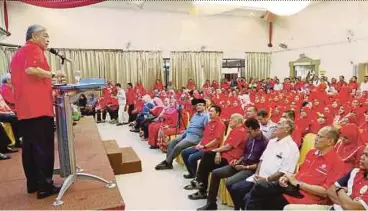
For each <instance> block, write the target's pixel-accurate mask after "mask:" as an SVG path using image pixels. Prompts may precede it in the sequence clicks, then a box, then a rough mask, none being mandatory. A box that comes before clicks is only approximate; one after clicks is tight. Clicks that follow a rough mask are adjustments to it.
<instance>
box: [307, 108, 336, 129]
mask: <svg viewBox="0 0 368 211" xmlns="http://www.w3.org/2000/svg"><path fill="white" fill-rule="evenodd" d="M316 115H317V119H316V120H314V121H313V120H312V124H311V127H310V130H309V132H310V133H314V134H317V133H318V131H319V130H320V129H321V128H323V127H325V126H328V125H331V124H332V116H331V115H328V114H325V113H319V114H316Z"/></svg>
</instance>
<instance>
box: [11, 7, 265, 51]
mask: <svg viewBox="0 0 368 211" xmlns="http://www.w3.org/2000/svg"><path fill="white" fill-rule="evenodd" d="M8 8H9V14H10V16H9V25H10V29H9V30H10V31H11V33H12V36H11V37H9V38H8V39H7V40H4V42H7V43H13V44H22V43H24V39H25V30H26V28H27V27H28V26H29V25H31V24H41V25H44V26H45V27H47V28H48V31H49V34H50V36H51V45H52V46H53V47H59V48H124V46H125V45H126V43H128V42H131V49H132V50H134V49H137V50H161V51H163V53H164V57H168V56H169V52H170V51H171V50H177V51H179V50H190V51H191V50H200V48H201V46H207V48H206V50H216V51H224V57H236V58H238V57H239V58H244V52H245V51H266V50H268V48H267V47H266V45H267V39H268V38H267V37H268V35H267V34H268V29H267V25H266V23H265V22H263V21H262V20H261V19H260V18H256V17H254V18H246V17H230V16H211V17H196V16H189V15H186V14H180V13H159V12H148V11H144V12H142V11H133V10H121V9H109V8H95V7H83V8H76V9H67V10H53V9H45V8H38V7H34V6H29V5H26V4H22V3H18V2H9V3H8Z"/></svg>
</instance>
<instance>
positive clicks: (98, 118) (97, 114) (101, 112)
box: [96, 109, 107, 122]
mask: <svg viewBox="0 0 368 211" xmlns="http://www.w3.org/2000/svg"><path fill="white" fill-rule="evenodd" d="M101 114H102V120H103V121H105V120H106V114H107V111H106V110H105V109H104V110H103V111H101V110H97V111H96V116H97V122H101Z"/></svg>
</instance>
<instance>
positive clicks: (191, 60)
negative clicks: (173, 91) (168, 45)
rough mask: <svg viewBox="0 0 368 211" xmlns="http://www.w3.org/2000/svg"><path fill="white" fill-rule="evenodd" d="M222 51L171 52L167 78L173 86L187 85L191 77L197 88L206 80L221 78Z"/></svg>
mask: <svg viewBox="0 0 368 211" xmlns="http://www.w3.org/2000/svg"><path fill="white" fill-rule="evenodd" d="M222 59H223V53H222V52H202V51H201V52H171V55H170V76H169V80H170V81H172V83H173V84H174V85H175V87H178V88H180V87H183V86H186V85H187V82H188V80H189V79H193V80H194V82H195V83H196V85H197V88H200V87H202V85H203V83H204V82H205V81H206V80H207V79H208V80H217V81H219V80H220V78H221V70H222Z"/></svg>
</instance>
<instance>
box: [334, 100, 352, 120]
mask: <svg viewBox="0 0 368 211" xmlns="http://www.w3.org/2000/svg"><path fill="white" fill-rule="evenodd" d="M349 114H350V109H349V107H348V106H343V105H341V106H340V108H339V111H338V112H337V114H336V115H335V118H334V121H333V124H334V125H339V124H341V122H342V121H343V120H344V119H345V118H346V117H347V116H348V115H349Z"/></svg>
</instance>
